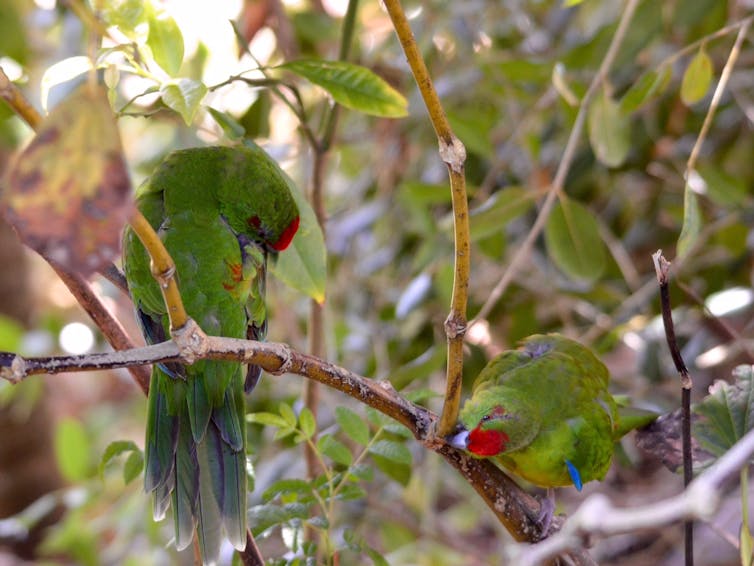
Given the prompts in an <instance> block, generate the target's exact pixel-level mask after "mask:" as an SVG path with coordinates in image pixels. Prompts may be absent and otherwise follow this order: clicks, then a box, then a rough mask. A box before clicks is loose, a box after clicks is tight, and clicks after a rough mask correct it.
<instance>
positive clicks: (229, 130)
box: [207, 106, 246, 140]
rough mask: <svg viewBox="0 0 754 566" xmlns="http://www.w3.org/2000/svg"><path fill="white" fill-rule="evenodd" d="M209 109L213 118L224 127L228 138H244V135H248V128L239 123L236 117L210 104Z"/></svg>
mask: <svg viewBox="0 0 754 566" xmlns="http://www.w3.org/2000/svg"><path fill="white" fill-rule="evenodd" d="M207 110H208V111H209V113H210V115H211V116H212V118H214V119H215V122H217V125H218V126H220V127H221V128H222V129H223V133H224V134H225V136H226V137H227V138H228V139H230V140H240V139H243V137H244V136H245V135H246V128H244V127H243V126H242V125H241V124H239V123H238V122H237V121H236V120H235V118H233V117H232V116H230V115H229V114H226V113H225V112H220V111H219V110H215V109H214V108H212V107H211V106H208V107H207Z"/></svg>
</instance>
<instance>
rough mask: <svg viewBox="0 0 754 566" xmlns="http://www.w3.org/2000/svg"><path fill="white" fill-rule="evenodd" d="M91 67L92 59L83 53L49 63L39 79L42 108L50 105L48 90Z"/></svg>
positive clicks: (85, 71)
mask: <svg viewBox="0 0 754 566" xmlns="http://www.w3.org/2000/svg"><path fill="white" fill-rule="evenodd" d="M91 68H92V60H91V59H90V58H89V57H86V56H84V55H77V56H75V57H68V58H66V59H63V60H62V61H58V62H57V63H55V64H54V65H50V66H49V67H47V69H46V70H45V72H44V74H43V75H42V80H41V81H40V92H39V99H40V103H41V105H42V109H43V110H45V111H47V110H48V109H49V107H50V90H51V89H52V88H53V87H54V86H56V85H59V84H62V83H65V82H68V81H70V80H71V79H73V78H75V77H78V76H79V75H83V74H84V73H87V72H89V71H90V70H91Z"/></svg>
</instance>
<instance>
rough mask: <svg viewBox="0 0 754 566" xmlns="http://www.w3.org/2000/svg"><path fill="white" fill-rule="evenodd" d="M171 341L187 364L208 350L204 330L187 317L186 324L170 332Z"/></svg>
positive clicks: (203, 355)
mask: <svg viewBox="0 0 754 566" xmlns="http://www.w3.org/2000/svg"><path fill="white" fill-rule="evenodd" d="M172 338H173V342H175V345H176V346H178V351H179V352H180V354H181V359H182V360H183V361H184V362H185V363H187V364H193V363H194V362H195V361H196V360H197V359H201V358H203V357H205V356H206V354H207V352H208V351H209V340H208V339H207V335H206V334H205V333H204V331H203V330H202V329H201V328H200V327H199V325H198V324H197V323H196V322H195V321H194V319H192V318H189V319H188V320H187V321H186V324H184V325H183V326H181V327H180V328H178V329H176V330H174V331H173V333H172Z"/></svg>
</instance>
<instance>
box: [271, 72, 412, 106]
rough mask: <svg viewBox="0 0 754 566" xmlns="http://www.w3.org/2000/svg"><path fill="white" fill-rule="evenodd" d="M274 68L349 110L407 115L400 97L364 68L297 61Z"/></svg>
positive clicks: (404, 104)
mask: <svg viewBox="0 0 754 566" xmlns="http://www.w3.org/2000/svg"><path fill="white" fill-rule="evenodd" d="M277 68H278V69H286V70H288V71H291V72H292V73H296V74H297V75H300V76H302V77H304V78H306V79H308V80H309V81H311V82H312V83H314V84H316V85H318V86H320V87H322V88H323V89H325V90H326V91H327V92H328V93H330V95H331V96H332V97H333V99H334V100H335V102H337V103H338V104H342V105H343V106H345V107H346V108H350V109H351V110H357V111H359V112H364V113H365V114H371V115H372V116H381V117H383V118H400V117H401V116H406V115H407V114H408V110H407V107H408V103H407V101H406V99H405V98H404V97H403V95H402V94H400V93H399V92H398V91H397V90H395V89H394V88H393V87H391V86H390V85H389V84H388V83H387V82H385V81H384V80H383V79H382V78H380V77H378V76H377V75H375V74H374V73H373V72H372V71H370V70H369V69H367V68H366V67H361V66H360V65H354V64H353V63H347V62H345V61H322V60H316V59H301V60H299V61H290V62H289V63H285V64H283V65H280V66H278V67H277Z"/></svg>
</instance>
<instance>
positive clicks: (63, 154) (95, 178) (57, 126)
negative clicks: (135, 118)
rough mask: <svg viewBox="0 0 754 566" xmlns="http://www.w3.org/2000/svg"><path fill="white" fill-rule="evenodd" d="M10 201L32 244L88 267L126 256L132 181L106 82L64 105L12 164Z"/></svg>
mask: <svg viewBox="0 0 754 566" xmlns="http://www.w3.org/2000/svg"><path fill="white" fill-rule="evenodd" d="M5 184H6V190H5V191H4V193H3V200H2V203H1V204H2V208H3V209H4V212H5V215H6V218H7V219H8V221H9V222H10V223H11V224H12V225H13V226H14V227H15V229H16V232H18V234H19V236H20V237H21V239H22V240H23V241H24V243H26V244H27V245H28V246H29V247H31V248H32V249H34V250H36V251H37V252H39V253H40V254H42V255H43V256H45V257H46V258H48V259H50V260H52V261H54V262H56V263H58V264H60V265H62V266H64V267H66V268H68V269H70V270H72V271H78V272H81V273H83V274H85V275H86V274H90V273H93V272H95V271H97V270H98V269H102V268H104V267H105V266H107V265H109V264H110V262H112V261H114V260H116V259H117V258H118V257H119V255H120V234H121V230H122V227H123V226H124V225H125V223H126V220H127V218H128V217H129V216H130V214H131V210H132V208H133V202H132V199H131V183H130V180H129V177H128V169H127V167H126V163H125V160H124V158H123V152H122V149H121V144H120V136H119V134H118V128H117V125H116V123H115V118H114V116H113V113H112V111H111V110H110V105H109V104H108V101H107V94H106V92H105V90H104V89H102V88H100V87H98V86H92V85H90V84H88V83H85V84H83V85H82V86H81V87H80V88H79V89H78V90H76V92H74V93H73V94H72V95H71V96H69V97H68V98H67V99H66V100H64V101H63V102H61V103H60V104H58V106H56V107H55V108H54V109H53V111H52V112H51V113H50V115H49V116H48V117H47V118H46V119H45V120H44V121H43V122H42V124H41V125H40V127H39V129H38V131H37V134H36V136H35V137H34V138H33V139H32V141H31V143H30V144H29V145H28V146H27V147H26V148H25V149H24V150H23V151H22V152H21V153H20V154H18V155H17V156H16V157H15V159H14V160H13V162H12V164H11V165H10V167H9V169H8V171H7V177H6V183H5Z"/></svg>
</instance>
